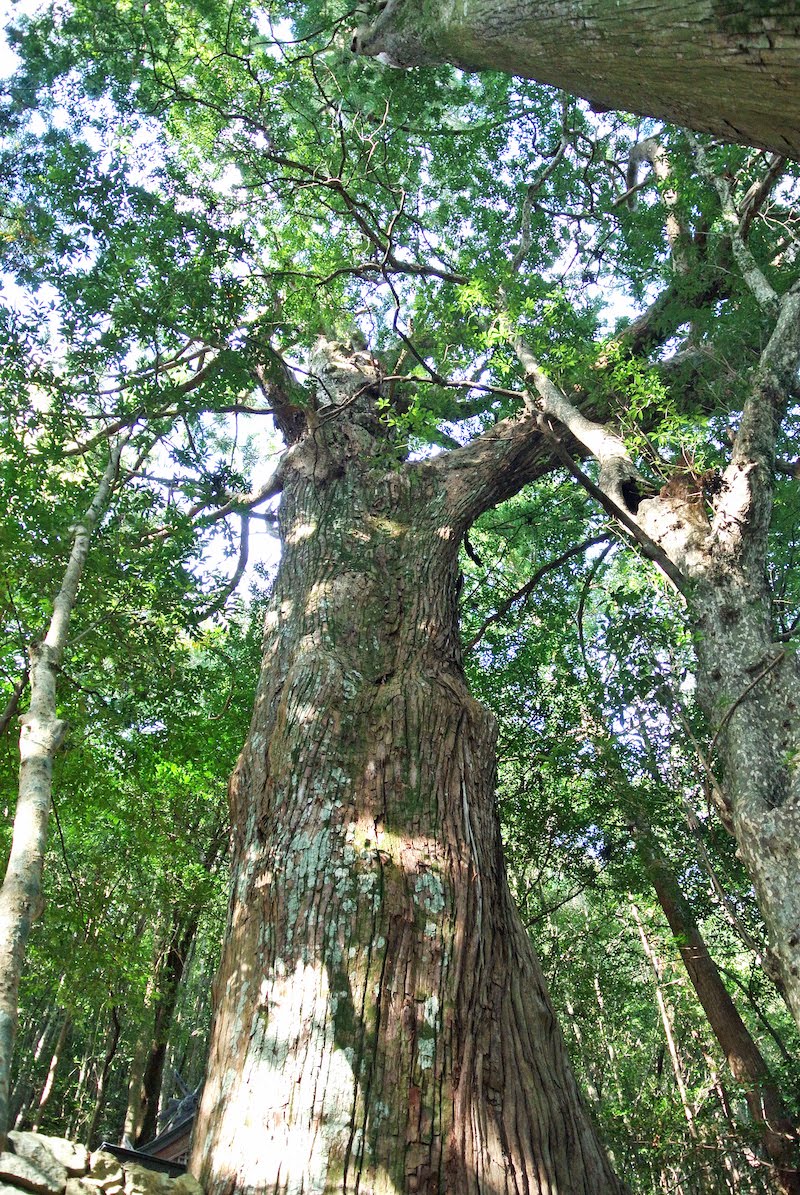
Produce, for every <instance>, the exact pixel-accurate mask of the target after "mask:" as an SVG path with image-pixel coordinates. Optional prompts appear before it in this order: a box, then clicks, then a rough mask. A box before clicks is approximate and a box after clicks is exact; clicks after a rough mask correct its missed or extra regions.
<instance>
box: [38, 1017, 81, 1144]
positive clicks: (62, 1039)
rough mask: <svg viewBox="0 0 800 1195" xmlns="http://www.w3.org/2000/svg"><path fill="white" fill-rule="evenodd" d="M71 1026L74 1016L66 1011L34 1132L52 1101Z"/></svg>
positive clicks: (49, 1068)
mask: <svg viewBox="0 0 800 1195" xmlns="http://www.w3.org/2000/svg"><path fill="white" fill-rule="evenodd" d="M71 1028H72V1018H71V1017H70V1015H69V1013H68V1012H64V1018H63V1020H62V1022H61V1028H60V1030H59V1033H58V1040H57V1041H56V1044H55V1047H54V1049H53V1053H52V1056H51V1058H50V1065H49V1067H48V1068H47V1078H46V1079H45V1081H44V1087H43V1088H42V1093H41V1095H40V1096H39V1104H38V1107H37V1109H36V1119H35V1120H34V1122H33V1131H34V1133H37V1132H38V1131H39V1127H40V1125H41V1123H42V1116H43V1115H44V1111H45V1109H46V1107H47V1105H48V1104H49V1103H50V1097H51V1096H52V1094H53V1087H54V1086H55V1081H56V1073H57V1071H58V1067H59V1063H60V1062H61V1059H62V1056H63V1054H64V1046H65V1045H66V1044H67V1037H68V1035H69V1031H70V1029H71Z"/></svg>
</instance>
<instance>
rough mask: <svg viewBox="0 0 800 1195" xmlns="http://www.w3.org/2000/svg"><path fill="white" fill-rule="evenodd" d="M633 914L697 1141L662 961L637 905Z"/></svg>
mask: <svg viewBox="0 0 800 1195" xmlns="http://www.w3.org/2000/svg"><path fill="white" fill-rule="evenodd" d="M631 913H632V914H633V920H634V921H635V922H636V928H637V929H638V931H639V939H640V941H641V943H642V950H643V951H644V954H645V958H646V959H647V961H648V963H649V964H650V969H651V971H652V972H653V978H654V980H655V987H656V1004H657V1005H658V1013H659V1016H660V1017H661V1027H662V1029H663V1030H664V1039H665V1041H666V1043H667V1052H668V1053H669V1060H670V1063H671V1064H672V1074H673V1077H674V1079H675V1086H676V1087H677V1089H678V1095H679V1096H680V1100H681V1107H682V1108H683V1114H684V1116H685V1117H686V1126H687V1128H688V1130H689V1136H690V1137H691V1138H693V1139H694V1140H696V1139H697V1126H696V1124H695V1118H694V1110H693V1108H692V1105H691V1102H690V1100H689V1093H688V1091H687V1090H686V1079H685V1077H684V1073H683V1064H682V1062H681V1058H680V1054H679V1053H678V1046H677V1043H676V1041H675V1033H674V1030H673V1027H672V1026H673V1019H674V1018H673V1015H672V1010H671V1009H670V1007H669V1005H668V1004H667V1001H666V998H665V996H664V986H663V984H662V981H661V976H662V970H663V967H662V965H661V960H660V959H659V957H658V955H657V954H656V952H655V950H654V948H653V945H652V943H651V941H650V939H649V937H648V936H647V931H646V930H645V927H644V922H643V921H642V915H641V913H640V912H639V910H638V909H637V907H636V905H631Z"/></svg>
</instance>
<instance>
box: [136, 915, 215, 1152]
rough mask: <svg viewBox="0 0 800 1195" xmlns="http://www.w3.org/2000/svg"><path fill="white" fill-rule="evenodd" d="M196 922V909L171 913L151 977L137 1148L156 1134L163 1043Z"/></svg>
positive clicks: (195, 930)
mask: <svg viewBox="0 0 800 1195" xmlns="http://www.w3.org/2000/svg"><path fill="white" fill-rule="evenodd" d="M199 920H200V910H199V909H193V910H191V911H190V912H189V913H188V914H187V913H185V912H183V911H173V914H172V924H171V926H170V929H169V932H168V935H167V940H166V942H165V943H164V944H163V947H162V949H161V950H160V951H159V956H158V958H157V959H156V964H155V971H154V975H153V1029H152V1035H151V1039H150V1045H149V1048H148V1049H147V1051H146V1055H145V1058H144V1066H143V1068H142V1076H141V1093H140V1098H139V1101H138V1103H139V1120H140V1123H139V1125H138V1131H137V1132H136V1134H135V1136H133V1137H132V1140H133V1142H134V1145H135V1146H136V1147H137V1148H138V1147H139V1146H140V1145H143V1144H144V1143H145V1142H146V1141H150V1140H151V1139H152V1138H153V1137H155V1135H156V1131H157V1126H158V1108H159V1103H160V1100H161V1087H162V1082H163V1077H164V1061H165V1058H166V1054H167V1042H168V1039H169V1032H170V1028H171V1025H172V1018H173V1015H174V1012H175V1004H176V1002H177V999H178V991H179V989H180V984H181V979H182V978H183V971H184V967H185V965H186V959H187V957H188V954H189V950H190V948H191V945H192V942H193V941H194V936H195V934H196V933H197V925H198V922H199Z"/></svg>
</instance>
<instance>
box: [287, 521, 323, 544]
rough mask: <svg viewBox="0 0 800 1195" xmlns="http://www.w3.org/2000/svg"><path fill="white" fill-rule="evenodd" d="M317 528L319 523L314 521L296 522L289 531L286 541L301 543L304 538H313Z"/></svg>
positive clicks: (288, 542)
mask: <svg viewBox="0 0 800 1195" xmlns="http://www.w3.org/2000/svg"><path fill="white" fill-rule="evenodd" d="M316 530H317V524H316V522H314V521H312V522H302V523H295V525H294V527H292V529H291V531H289V532H288V533H287V536H286V542H287V544H299V543H300V542H301V541H302V540H304V539H311V537H312V535H314V534H315V533H316Z"/></svg>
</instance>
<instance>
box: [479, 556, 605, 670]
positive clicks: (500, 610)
mask: <svg viewBox="0 0 800 1195" xmlns="http://www.w3.org/2000/svg"><path fill="white" fill-rule="evenodd" d="M607 540H608V536H607V535H594V536H592V538H591V539H586V540H584V541H583V543H581V544H576V545H575V546H574V547H572V548H568V549H567V551H566V552H562V553H561V555H560V556H556V558H555V559H554V560H549V561H548V562H547V564H543V565H542V567H541V568H538V569H537V570H536V572H535V573H534V574H533V576H532V577H531V578H530V580H529V581H526V582H525V584H524V585H523V586H521V587H520V588H519V589H518V590H517V591H516V593H512V595H511V597H510V598H506V600H505V601H504V602H501V604H500V605H499V606H498V607H497V609H496V610H495V612H494V614H490V615H489V617H488V618H487V619H486V620H485V622H483V623H482V624H481V627H480V629H479V631H478V632H477V634H475V635H473V637H472V638H471V639H470V640H469V642H468V643H465V644H464V651H465V652H466V651H472V649H473V647H475V646H476V645H477V644H478V643H480V641H481V639H482V638H483V636H484V635H485V634H486V631H487V630H488V629H489V627H490V626H491V625H492V623H495V622H499V621H500V619H501V618H504V617H505V616H506V614H508V612H509V610H510V609H511V607H512V606H515V605H516V604H517V602H521V601H523V600H524V599H525V598H527V597H528V596H529V595H530V594H531V593H533V591H534V589H535V588H536V586H537V585H538V584H539V582H540V581H541V579H542V577H545V576H546V575H547V573H551V572H553V571H554V570H555V569H557V568H560V567H561V565H562V564H566V562H567V561H568V560H570V559H571V558H572V557H573V556H579V555H580V553H581V552H586V551H587V550H588V549H589V548H593V547H595V545H596V544H602V543H605V542H606V541H607Z"/></svg>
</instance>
